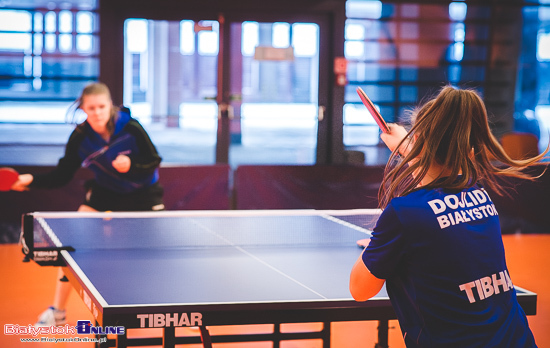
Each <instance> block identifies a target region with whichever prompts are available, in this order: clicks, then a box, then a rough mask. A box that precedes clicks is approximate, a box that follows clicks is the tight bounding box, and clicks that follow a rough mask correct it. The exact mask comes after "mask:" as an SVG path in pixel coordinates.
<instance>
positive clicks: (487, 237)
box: [350, 86, 548, 348]
mask: <svg viewBox="0 0 550 348" xmlns="http://www.w3.org/2000/svg"><path fill="white" fill-rule="evenodd" d="M412 121H413V122H412V128H411V130H410V131H409V132H407V131H406V130H405V129H404V128H403V127H401V126H399V125H395V124H392V125H390V133H389V134H382V135H381V138H382V140H383V141H384V142H385V143H386V145H387V146H388V147H389V148H390V150H392V151H393V153H392V157H391V158H390V161H389V162H388V163H389V165H388V166H387V170H386V174H385V176H384V179H383V181H382V185H381V189H380V195H379V198H380V206H381V208H382V209H383V212H382V214H381V216H380V218H379V220H378V223H377V225H376V227H375V228H374V231H373V233H372V238H371V239H370V243H369V244H368V246H367V247H366V248H365V250H364V251H363V253H362V254H361V256H360V257H359V258H358V260H357V262H356V263H355V265H354V266H353V269H352V271H351V276H350V291H351V294H352V295H353V297H354V298H355V299H356V300H357V301H366V300H367V299H369V298H371V297H372V296H374V295H376V294H377V293H378V292H379V290H380V289H381V288H382V286H383V284H384V282H386V289H387V292H388V295H389V297H390V300H391V302H392V305H393V307H394V309H395V312H396V314H397V317H398V320H399V324H400V327H401V330H402V334H403V338H404V341H405V344H406V346H407V347H445V348H449V347H460V348H463V347H536V345H535V340H534V337H533V334H532V333H531V330H530V329H529V325H528V322H527V318H526V316H525V314H524V312H523V310H522V309H521V307H520V306H519V304H518V301H517V299H516V293H515V290H514V287H513V284H512V281H511V278H510V274H509V273H508V270H507V266H506V260H505V256H504V247H503V243H502V237H501V231H500V224H499V218H498V212H497V210H496V209H495V207H494V205H493V204H492V202H491V199H490V197H489V195H488V193H487V191H485V190H484V188H483V186H481V184H480V182H482V183H483V184H485V185H487V187H490V188H491V189H492V190H493V191H495V192H497V193H502V192H503V187H500V186H499V185H498V183H497V181H496V180H495V178H496V177H497V176H508V177H517V178H526V179H528V180H533V178H530V177H528V176H526V175H525V174H523V173H522V172H521V171H520V170H521V169H522V168H525V167H526V166H529V165H532V164H536V163H538V161H540V160H541V159H542V158H543V156H544V154H542V155H539V156H536V157H533V158H532V159H528V160H521V161H515V160H512V159H511V158H510V157H508V156H507V155H506V153H505V152H504V151H503V149H502V147H501V146H500V145H499V144H498V142H497V140H496V139H495V138H494V137H493V136H492V134H491V131H490V129H489V125H488V122H487V112H486V109H485V106H484V103H483V101H482V100H481V98H480V97H479V96H478V95H477V94H476V93H475V92H474V91H471V90H458V89H454V88H452V87H450V86H447V87H444V88H443V89H442V90H441V91H440V93H439V94H438V95H437V97H436V98H434V99H432V100H430V101H428V102H427V103H426V104H425V105H424V106H422V107H421V108H420V109H418V110H417V111H416V112H415V113H414V114H413V120H412ZM396 149H398V150H396ZM547 151H548V150H546V151H545V153H546V152H547ZM399 153H401V154H402V156H403V159H402V160H401V161H399V160H397V156H399ZM491 157H494V158H496V159H497V160H498V161H499V162H501V163H502V164H504V165H506V169H504V168H503V167H502V166H496V165H495V164H493V163H492V162H491V161H490V158H491ZM392 163H393V164H394V165H392Z"/></svg>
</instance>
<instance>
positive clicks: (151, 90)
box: [124, 19, 219, 164]
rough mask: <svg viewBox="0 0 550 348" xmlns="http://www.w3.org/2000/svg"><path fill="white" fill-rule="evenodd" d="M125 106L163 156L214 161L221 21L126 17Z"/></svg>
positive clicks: (192, 161) (180, 160)
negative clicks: (219, 22) (145, 130)
mask: <svg viewBox="0 0 550 348" xmlns="http://www.w3.org/2000/svg"><path fill="white" fill-rule="evenodd" d="M124 37H125V44H124V104H125V105H126V106H128V107H129V108H130V110H131V111H132V115H133V116H134V117H135V118H137V119H138V120H139V121H140V122H141V123H142V124H143V125H144V127H145V128H146V129H147V131H148V133H149V135H150V136H151V138H152V140H153V142H154V143H155V145H156V146H157V147H158V148H159V149H160V150H159V151H160V152H161V155H163V157H167V158H170V160H171V161H173V162H178V163H182V164H213V163H215V162H216V158H215V147H216V141H217V140H216V138H217V119H218V105H217V102H216V97H217V90H218V75H217V73H216V72H217V69H218V52H219V47H218V43H219V24H218V22H217V21H215V20H203V21H193V20H181V21H163V20H147V19H127V20H126V21H125V35H124Z"/></svg>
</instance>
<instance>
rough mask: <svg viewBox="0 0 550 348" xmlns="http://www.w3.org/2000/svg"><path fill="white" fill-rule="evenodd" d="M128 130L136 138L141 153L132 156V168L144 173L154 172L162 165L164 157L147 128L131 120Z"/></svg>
mask: <svg viewBox="0 0 550 348" xmlns="http://www.w3.org/2000/svg"><path fill="white" fill-rule="evenodd" d="M127 130H128V132H129V133H130V134H132V135H133V136H134V138H135V139H136V144H137V146H138V149H139V154H138V155H137V156H132V158H131V160H132V164H131V167H130V170H131V171H134V172H142V173H152V172H154V171H155V169H157V168H158V166H159V165H160V162H161V161H162V158H161V157H160V156H159V154H158V152H157V149H156V148H155V145H153V142H152V141H151V138H149V135H148V134H147V132H146V131H145V129H143V127H142V126H141V124H140V123H139V122H138V121H136V120H132V121H130V123H129V124H128V128H127Z"/></svg>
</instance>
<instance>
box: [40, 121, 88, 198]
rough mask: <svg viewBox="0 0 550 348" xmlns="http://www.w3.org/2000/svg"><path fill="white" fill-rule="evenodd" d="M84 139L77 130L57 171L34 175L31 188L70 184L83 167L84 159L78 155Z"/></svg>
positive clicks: (71, 137)
mask: <svg viewBox="0 0 550 348" xmlns="http://www.w3.org/2000/svg"><path fill="white" fill-rule="evenodd" d="M82 139H83V134H82V132H80V131H79V130H78V129H75V131H73V133H72V134H71V136H70V137H69V141H68V142H67V145H66V146H65V155H64V156H63V157H62V158H61V159H59V162H58V163H57V166H56V167H55V169H54V170H52V171H51V172H48V173H44V174H36V175H33V181H32V183H31V184H30V185H29V186H30V187H31V188H56V187H61V186H64V185H66V184H68V183H69V181H71V180H72V178H73V177H74V174H75V173H76V171H77V170H78V168H80V166H81V165H82V159H81V158H80V157H79V155H78V148H79V147H80V144H81V143H82Z"/></svg>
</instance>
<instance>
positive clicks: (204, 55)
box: [124, 16, 326, 167]
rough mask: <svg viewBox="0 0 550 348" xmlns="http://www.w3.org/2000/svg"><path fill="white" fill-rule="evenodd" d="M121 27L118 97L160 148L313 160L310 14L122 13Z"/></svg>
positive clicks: (184, 156) (184, 154) (223, 158)
mask: <svg viewBox="0 0 550 348" xmlns="http://www.w3.org/2000/svg"><path fill="white" fill-rule="evenodd" d="M124 36H125V45H124V104H125V105H126V106H128V107H130V109H131V111H132V114H133V116H134V117H136V118H138V119H139V120H140V122H141V123H142V124H143V125H144V126H145V128H146V129H147V130H148V132H149V134H150V136H151V138H152V139H153V142H154V143H155V144H156V145H157V147H159V149H160V151H161V155H164V156H163V157H165V158H170V159H171V161H175V162H178V163H181V164H213V163H229V164H231V166H232V167H236V166H238V165H240V164H314V163H315V162H316V156H318V154H317V142H318V141H317V139H318V121H319V119H322V116H323V115H322V112H321V115H319V110H322V108H320V107H319V95H320V93H319V84H320V77H319V71H320V68H319V66H320V63H319V62H320V50H319V46H320V45H319V42H320V40H319V38H320V26H319V24H316V23H309V22H284V21H279V22H275V21H273V22H257V21H241V20H239V21H235V20H233V21H226V20H225V19H224V17H223V16H220V17H218V19H217V20H200V21H197V20H181V21H164V20H147V19H127V20H126V21H125V35H124ZM325 91H326V89H325ZM325 99H326V97H325ZM174 158H176V160H174Z"/></svg>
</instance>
